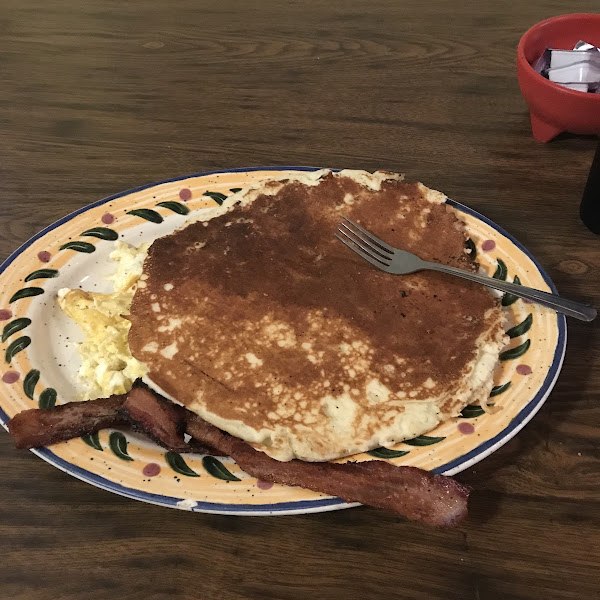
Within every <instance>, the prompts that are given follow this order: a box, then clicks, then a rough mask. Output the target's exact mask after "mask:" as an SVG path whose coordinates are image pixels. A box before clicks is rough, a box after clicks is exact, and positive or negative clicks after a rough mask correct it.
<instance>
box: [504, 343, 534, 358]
mask: <svg viewBox="0 0 600 600" xmlns="http://www.w3.org/2000/svg"><path fill="white" fill-rule="evenodd" d="M530 345H531V340H525V341H524V342H523V343H522V344H521V345H520V346H516V347H515V348H511V349H510V350H505V351H504V352H500V357H499V358H500V360H513V359H515V358H519V357H520V356H523V354H525V352H527V350H529V346H530Z"/></svg>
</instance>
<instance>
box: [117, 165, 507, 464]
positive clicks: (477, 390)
mask: <svg viewBox="0 0 600 600" xmlns="http://www.w3.org/2000/svg"><path fill="white" fill-rule="evenodd" d="M401 179H402V178H401V177H400V176H398V175H395V174H391V173H382V172H377V173H374V174H369V173H366V172H356V171H342V172H341V173H337V174H334V173H331V172H329V171H320V172H317V173H311V174H307V175H306V176H299V177H298V178H296V179H282V180H269V181H266V182H263V183H261V184H257V185H255V186H253V187H251V188H247V189H245V190H242V191H240V192H238V193H237V194H235V195H233V196H231V197H230V198H229V199H228V200H227V201H226V203H225V204H224V205H223V206H222V207H220V208H219V209H216V210H214V211H212V213H211V214H209V215H205V216H204V217H201V218H204V219H208V220H203V221H198V222H195V223H192V224H189V225H187V226H186V227H185V228H183V229H181V230H179V231H176V232H175V233H173V234H171V235H169V236H166V237H163V238H160V239H157V240H156V241H155V242H154V243H153V244H152V245H151V247H150V249H149V253H148V256H147V258H146V261H145V263H144V269H143V274H142V276H141V279H140V282H139V284H138V288H137V290H136V292H135V295H134V299H133V303H132V306H131V313H130V316H129V319H130V321H131V329H130V332H129V345H130V348H131V352H132V355H133V356H134V357H135V358H136V359H138V360H140V361H142V362H143V363H144V364H145V365H146V366H147V367H148V370H149V371H148V378H149V379H150V380H151V381H152V382H153V383H154V384H155V386H157V387H158V388H159V389H160V390H162V391H163V392H164V393H166V394H167V395H169V396H170V397H171V398H174V399H176V400H177V401H179V402H181V403H182V404H184V405H185V406H187V407H188V408H189V409H191V410H192V411H194V412H195V413H197V414H198V415H200V416H201V417H202V418H203V419H205V420H206V421H208V422H209V423H212V424H213V425H216V426H217V427H219V428H221V429H223V430H225V431H227V432H229V433H231V434H232V435H234V436H236V437H239V438H241V439H243V440H245V441H247V442H249V443H251V444H252V445H253V446H254V447H255V448H256V449H258V450H261V451H263V452H265V453H266V454H268V455H269V456H271V457H273V458H276V459H278V460H282V461H287V460H291V459H293V458H300V459H302V460H307V461H325V460H332V459H336V458H340V457H344V456H348V455H351V454H355V453H357V452H362V451H366V450H370V449H372V448H374V447H377V446H382V445H385V446H387V445H390V444H393V443H395V442H399V441H402V440H405V439H409V438H413V437H415V436H417V435H420V434H422V433H425V432H427V431H429V430H431V429H432V428H434V427H435V426H436V425H437V424H438V423H440V422H441V421H444V420H447V419H449V418H451V417H453V416H456V415H457V414H458V413H459V412H460V411H461V410H462V409H463V408H464V407H465V406H466V405H467V404H470V403H475V402H476V403H483V402H484V401H485V400H486V399H487V398H488V396H489V392H490V390H491V387H492V381H493V371H494V368H495V366H496V364H497V361H498V354H499V352H500V350H501V348H502V346H503V344H504V332H503V329H502V311H501V309H500V307H499V303H498V301H497V300H496V299H494V297H493V296H492V295H491V294H490V293H489V292H488V290H486V289H485V288H484V287H483V286H480V285H477V284H471V283H468V282H465V281H463V280H460V279H458V278H455V277H450V276H447V275H443V274H440V273H432V272H422V273H415V274H412V275H406V276H402V277H394V276H392V275H389V274H386V273H383V272H381V271H379V270H377V269H375V268H373V267H372V266H371V265H369V264H368V263H366V262H364V261H363V260H362V259H360V258H359V257H358V256H356V255H355V254H354V253H352V252H350V251H349V250H348V249H347V248H346V247H344V246H343V245H342V244H341V243H340V242H339V241H338V240H336V239H335V238H334V237H333V234H334V232H335V231H336V228H337V226H338V224H339V222H340V220H341V217H342V216H343V215H344V216H347V217H349V218H351V219H352V220H354V221H356V222H358V223H360V224H362V225H363V226H364V227H366V228H367V229H369V230H370V231H372V232H373V233H374V234H375V235H377V236H379V237H381V238H383V239H385V240H386V241H387V242H388V243H389V244H391V245H393V246H396V247H398V248H402V249H405V250H408V251H411V252H414V253H415V254H417V255H419V256H420V257H421V258H423V259H425V260H432V261H437V262H442V263H445V264H449V265H452V266H455V267H461V268H466V269H471V270H476V269H477V265H476V263H475V262H474V261H473V260H472V259H471V258H470V257H469V255H468V254H467V252H466V251H465V249H464V248H465V240H466V234H465V230H464V223H463V222H462V221H461V220H460V218H459V216H458V214H457V213H456V211H455V210H454V209H452V208H451V207H449V206H448V205H446V204H445V203H444V201H445V196H444V195H443V194H441V193H440V192H436V191H433V190H430V189H428V188H426V187H425V186H424V185H422V184H419V183H405V182H403V181H402V180H401Z"/></svg>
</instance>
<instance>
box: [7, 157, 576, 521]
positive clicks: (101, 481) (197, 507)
mask: <svg viewBox="0 0 600 600" xmlns="http://www.w3.org/2000/svg"><path fill="white" fill-rule="evenodd" d="M322 168H323V167H307V166H300V167H298V166H261V167H239V168H234V169H221V170H216V171H205V172H200V173H193V174H188V175H182V176H179V177H173V178H169V179H164V180H161V181H156V182H152V183H148V184H145V185H141V186H138V187H134V188H130V189H127V190H125V191H122V192H119V193H117V194H113V195H112V196H108V197H106V198H103V199H101V200H97V201H95V202H92V203H91V204H87V205H85V206H82V207H81V208H79V209H77V210H75V211H73V212H71V213H69V214H68V215H65V216H64V217H61V218H60V219H58V220H57V221H55V222H54V223H51V224H50V225H48V226H47V227H45V228H44V229H42V230H41V231H39V232H38V233H36V234H35V235H33V236H32V237H31V238H29V239H28V240H27V241H25V242H24V243H23V244H21V246H19V247H18V248H17V249H16V250H15V251H14V252H12V253H11V254H10V255H9V256H8V258H6V260H4V261H3V262H2V264H1V265H0V275H1V274H2V273H4V271H5V270H6V269H7V268H8V267H9V266H10V265H11V264H12V263H13V262H14V260H15V259H16V258H17V257H18V256H20V255H21V254H22V253H23V252H24V251H25V250H27V248H29V246H31V245H32V244H33V243H34V242H35V241H36V240H38V239H40V238H41V237H43V236H44V235H46V234H47V233H49V232H50V231H52V230H54V229H56V228H57V227H60V226H61V225H63V224H64V223H67V222H68V221H70V220H72V219H74V218H75V217H77V216H79V215H81V214H83V213H85V212H87V211H89V210H91V209H93V208H96V207H98V206H102V205H103V204H106V203H108V202H111V201H113V200H117V199H119V198H122V197H123V196H128V195H129V194H133V193H136V192H140V191H142V190H145V189H148V188H152V187H156V186H159V185H163V184H166V183H173V182H176V181H183V180H186V179H191V178H195V177H206V176H210V175H220V174H225V173H249V172H256V171H308V172H310V171H318V170H321V169H322ZM331 170H333V171H339V169H331ZM446 203H447V204H448V205H450V206H452V207H453V208H456V209H457V210H459V211H461V212H464V213H466V214H469V215H471V216H473V217H475V218H476V219H478V220H480V221H482V222H484V223H485V224H487V225H488V226H489V227H491V228H492V229H494V230H495V231H497V232H498V233H499V234H500V235H502V236H503V237H505V238H506V239H508V240H509V241H510V242H512V243H513V244H514V245H515V246H516V247H517V248H518V249H519V250H520V251H521V252H522V253H523V254H525V256H527V257H528V258H529V259H530V260H531V261H532V263H533V264H534V265H535V268H536V269H537V271H538V272H539V274H540V275H541V277H542V278H543V280H544V282H545V283H546V284H547V285H548V287H549V288H550V289H551V290H552V292H553V293H557V289H556V286H555V285H554V283H553V281H552V279H550V277H549V275H548V274H547V273H546V271H545V270H544V269H543V267H542V266H541V265H540V264H539V262H538V261H537V259H536V258H535V257H534V256H533V255H532V254H531V253H530V252H529V250H527V248H526V247H525V246H523V245H522V244H521V243H520V242H519V241H518V240H517V239H515V238H514V237H513V236H512V235H511V234H510V233H508V232H507V231H506V230H504V229H503V228H502V227H500V226H499V225H497V224H496V223H494V222H493V221H492V220H490V219H488V218H487V217H486V216H484V215H482V214H481V213H479V212H477V211H475V210H473V209H471V208H469V207H467V206H465V205H464V204H461V203H459V202H455V201H454V200H451V199H449V198H447V200H446ZM556 317H557V326H558V339H557V343H556V349H555V351H554V356H553V359H552V363H551V365H550V367H549V368H548V373H547V374H546V377H545V378H544V381H543V383H542V385H541V387H540V389H539V390H538V392H537V394H536V395H535V396H534V397H533V398H532V399H531V400H530V401H529V402H528V403H527V405H526V406H524V407H523V408H522V409H521V411H519V413H518V414H517V415H516V416H515V417H514V418H513V420H512V421H511V422H510V423H509V424H508V425H507V426H506V427H505V428H504V429H503V430H502V431H501V432H500V433H498V434H497V435H496V436H494V437H493V438H490V439H489V440H486V441H485V442H482V443H481V444H480V445H479V446H477V447H476V448H474V449H473V450H471V451H470V452H468V453H466V454H464V455H462V456H460V457H458V458H456V459H455V460H453V461H450V462H448V463H446V464H444V465H441V466H439V467H436V468H435V469H432V470H431V472H432V473H444V474H446V475H454V474H456V473H459V472H460V471H463V470H465V469H467V468H469V467H471V466H473V465H474V464H476V463H478V462H479V461H481V460H483V459H484V458H486V457H487V456H489V455H490V454H492V453H493V452H494V451H495V450H497V449H498V448H499V447H500V446H502V445H504V444H505V443H507V442H508V441H509V440H511V439H512V438H513V437H514V436H515V435H516V434H517V433H519V431H521V429H523V427H525V425H526V424H527V423H528V422H529V421H530V420H531V419H532V418H533V417H534V416H535V414H536V413H537V412H538V411H539V409H540V408H541V406H542V405H543V403H544V401H545V400H546V398H548V396H549V395H550V392H551V391H552V388H553V387H554V384H555V383H556V380H557V378H558V375H559V373H560V370H561V367H562V363H563V360H564V356H565V352H566V342H567V325H566V318H565V316H564V315H561V314H558V313H557V315H556ZM8 420H9V419H8V415H7V414H6V413H5V412H4V410H3V409H2V408H1V407H0V424H1V425H2V426H3V427H4V429H7V423H8ZM31 451H32V452H33V453H34V454H35V455H36V456H39V457H40V458H42V459H43V460H45V461H46V462H48V463H50V464H51V465H53V466H55V467H56V468H58V469H60V470H61V471H63V472H65V473H68V474H70V475H72V476H73V477H75V478H77V479H80V480H81V481H85V482H86V483H89V484H91V485H94V486H96V487H98V488H101V489H104V490H106V491H110V492H113V493H115V494H118V495H120V496H125V497H127V498H132V499H134V500H141V501H144V502H148V503H150V504H157V505H160V506H166V507H170V508H179V509H183V510H191V511H193V512H205V513H212V514H227V515H243V516H258V515H261V516H266V515H292V514H307V513H317V512H326V511H332V510H338V509H343V508H352V507H355V506H360V504H358V503H347V502H345V501H344V500H342V499H341V498H321V499H318V500H296V501H290V502H278V503H271V504H262V505H255V504H225V503H216V502H206V501H200V500H197V501H189V500H186V499H183V498H176V497H172V496H165V495H161V494H153V493H151V492H145V491H141V490H136V489H134V488H129V487H126V486H124V485H121V484H119V483H116V482H114V481H111V480H110V479H106V478H105V477H102V476H101V475H96V474H95V473H92V472H90V471H88V470H87V469H84V468H82V467H78V466H77V465H74V464H73V463H71V462H69V461H67V460H65V459H63V458H61V457H59V456H57V455H56V454H54V452H52V451H51V450H50V449H49V448H33V449H32V450H31Z"/></svg>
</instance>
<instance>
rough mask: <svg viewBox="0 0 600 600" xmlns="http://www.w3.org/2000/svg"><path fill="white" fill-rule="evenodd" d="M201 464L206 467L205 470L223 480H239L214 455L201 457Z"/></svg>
mask: <svg viewBox="0 0 600 600" xmlns="http://www.w3.org/2000/svg"><path fill="white" fill-rule="evenodd" d="M202 466H203V467H204V468H205V469H206V472H207V473H209V474H210V475H212V476H213V477H216V478H217V479H222V480H223V481H241V479H240V478H239V477H236V476H235V475H234V474H233V473H231V471H229V469H228V468H227V467H226V466H225V465H224V464H223V463H222V462H221V461H220V460H217V459H216V458H215V457H214V456H204V457H203V458H202Z"/></svg>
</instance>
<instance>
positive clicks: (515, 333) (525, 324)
mask: <svg viewBox="0 0 600 600" xmlns="http://www.w3.org/2000/svg"><path fill="white" fill-rule="evenodd" d="M532 323H533V314H532V313H529V314H528V315H527V317H525V319H524V320H523V321H521V323H519V324H518V325H515V326H514V327H511V328H510V329H509V330H508V331H507V332H506V335H507V336H508V337H509V338H511V339H512V338H516V337H519V336H521V335H523V334H525V333H527V332H528V331H529V330H530V329H531V324H532Z"/></svg>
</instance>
